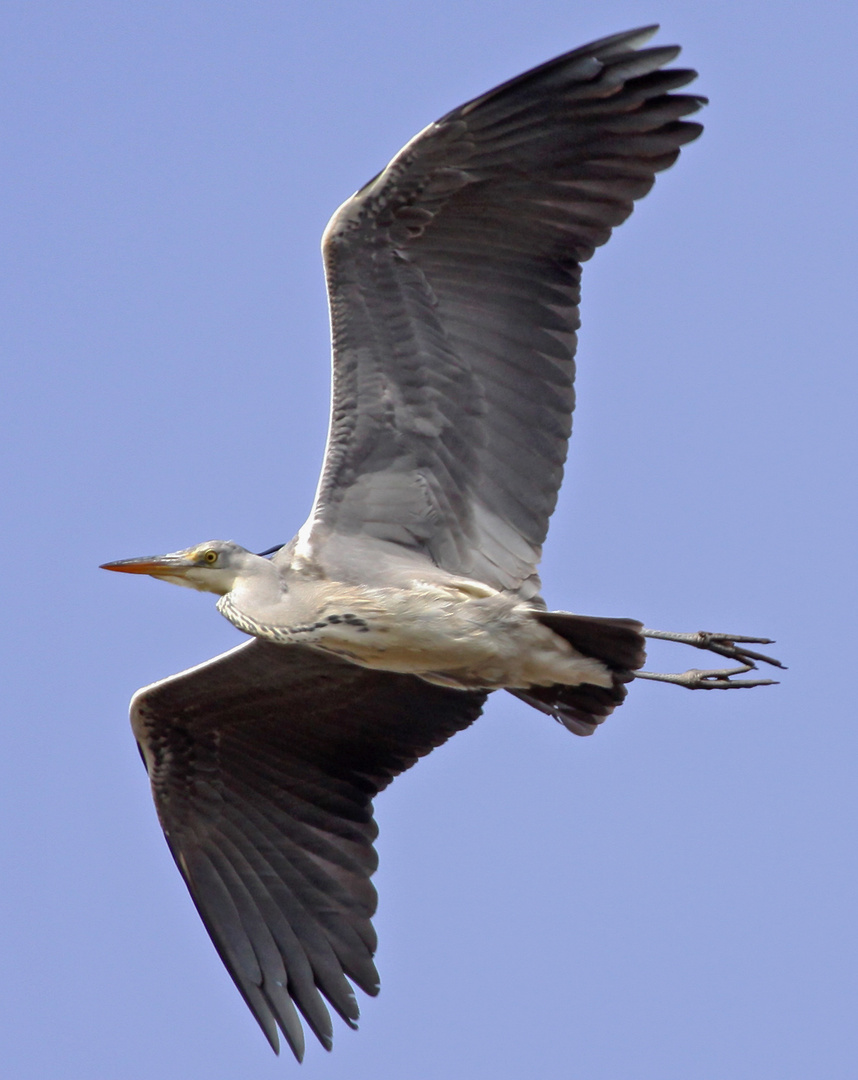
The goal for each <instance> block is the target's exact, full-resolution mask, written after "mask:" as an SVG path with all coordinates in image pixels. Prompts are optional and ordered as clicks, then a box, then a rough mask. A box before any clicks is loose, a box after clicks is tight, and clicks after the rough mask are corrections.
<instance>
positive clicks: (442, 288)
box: [310, 28, 704, 598]
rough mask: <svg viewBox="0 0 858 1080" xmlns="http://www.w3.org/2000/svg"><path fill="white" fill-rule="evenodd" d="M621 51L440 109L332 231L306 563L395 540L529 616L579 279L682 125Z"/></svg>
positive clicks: (568, 386)
mask: <svg viewBox="0 0 858 1080" xmlns="http://www.w3.org/2000/svg"><path fill="white" fill-rule="evenodd" d="M652 32H653V28H649V29H646V30H642V31H635V32H632V33H628V34H618V35H615V36H614V37H611V38H606V39H604V40H603V41H599V42H595V43H593V44H592V45H588V46H585V47H584V48H581V49H576V50H575V51H574V52H570V53H567V54H566V55H565V56H561V57H558V58H557V59H555V60H552V61H550V62H548V63H547V64H543V65H542V66H541V67H538V68H535V69H534V70H533V71H529V72H527V73H525V74H524V75H521V76H519V77H518V78H516V79H512V80H511V81H510V82H508V83H505V84H504V85H503V86H500V87H498V88H497V89H495V90H492V91H490V92H489V93H487V94H484V95H483V96H482V97H479V98H477V99H475V100H474V101H472V102H470V103H468V104H466V105H463V106H461V107H460V108H458V109H454V110H453V111H452V112H450V113H448V114H447V115H446V116H445V117H443V118H442V119H441V120H439V121H438V122H437V123H435V124H431V125H430V126H429V127H428V128H426V129H425V130H424V131H423V132H421V133H420V134H419V135H418V136H416V138H414V139H413V140H412V141H411V142H410V143H409V144H408V145H407V146H406V147H405V148H404V149H403V150H402V151H401V152H400V153H399V154H397V156H396V157H395V158H394V159H393V161H392V162H391V163H390V164H389V165H388V166H387V168H386V169H385V170H384V171H383V172H382V173H380V174H379V176H377V177H376V178H375V179H374V180H373V181H371V182H370V183H369V184H367V185H366V186H365V187H364V188H363V189H362V190H361V191H359V192H358V194H357V195H355V196H354V197H353V198H352V199H350V200H349V201H348V202H346V203H344V204H343V206H342V207H341V208H340V209H339V210H338V212H337V213H336V214H335V215H334V217H333V218H332V220H331V223H330V224H329V226H328V230H327V232H326V236H325V242H324V251H325V263H326V270H327V275H328V289H329V295H330V304H331V321H332V330H333V338H334V391H333V406H332V423H331V431H330V437H329V443H328V448H327V453H326V458H325V464H324V468H323V474H322V480H321V483H320V488H319V494H318V497H317V502H316V505H315V507H314V510H313V515H312V517H311V522H312V530H311V533H310V537H311V544H312V545H313V547H314V550H316V551H318V552H321V553H322V555H323V553H324V543H325V538H326V536H329V535H330V534H331V533H332V532H333V533H338V534H341V535H342V534H345V535H358V534H360V535H362V536H364V537H374V538H376V539H378V540H385V541H393V542H395V543H397V544H400V545H402V546H403V547H406V548H409V549H411V550H413V551H415V552H419V553H421V554H423V555H424V556H427V557H428V558H430V559H431V560H432V561H433V562H435V563H436V564H437V565H438V566H441V567H443V568H444V569H446V570H449V571H451V572H454V573H462V574H467V575H470V576H472V577H475V578H478V579H481V580H483V581H485V582H487V583H488V584H490V585H492V586H494V587H497V588H501V589H507V590H511V591H518V592H520V594H521V595H522V596H523V597H526V598H529V597H532V596H534V595H535V593H536V592H537V591H538V587H539V586H538V579H537V578H536V573H535V571H536V565H537V562H538V560H539V556H540V552H541V545H542V542H543V540H544V539H545V535H546V531H547V528H548V519H549V517H550V515H551V512H552V511H553V509H554V505H555V503H556V499H557V491H558V488H559V486H560V481H561V479H562V474H563V463H564V460H565V457H566V447H567V440H568V437H569V432H570V429H571V412H572V407H573V403H574V391H573V378H574V360H573V357H574V353H575V345H576V336H575V330H576V329H577V327H578V325H579V323H578V300H579V281H580V273H581V267H580V264H581V262H583V261H584V260H586V259H588V258H590V256H591V255H592V254H593V250H594V248H595V247H596V246H598V245H599V244H603V243H604V242H605V241H606V240H607V239H608V237H609V236H610V234H611V230H612V229H613V228H614V226H616V225H618V224H619V223H620V222H622V221H623V220H625V218H626V217H628V215H629V214H630V213H631V210H632V204H633V201H634V200H635V199H639V198H640V197H641V196H642V195H645V194H646V192H647V191H648V190H649V189H650V187H651V186H652V183H653V181H654V178H655V174H656V173H657V172H658V171H660V170H662V169H665V168H667V167H668V166H669V165H671V164H672V163H673V162H674V161H675V159H676V157H677V155H678V153H679V148H680V146H682V145H683V144H684V143H687V142H689V141H690V140H692V139H694V138H696V136H697V135H698V134H699V133H700V131H701V127H700V125H699V124H696V123H689V122H686V121H683V120H682V119H680V118H681V117H683V116H686V115H688V114H689V113H693V112H695V111H696V110H697V109H698V108H699V107H700V105H701V104H702V102H703V101H704V99H703V98H700V97H695V96H691V95H687V94H675V93H672V92H671V91H674V90H676V89H677V88H679V87H681V86H683V85H685V84H686V83H688V82H690V81H691V80H692V79H693V78H694V76H695V73H694V72H693V71H687V70H666V71H665V70H661V69H662V68H663V66H664V65H665V64H667V63H669V62H670V61H671V60H673V59H674V58H675V56H676V54H677V53H678V51H679V50H678V49H677V48H674V47H662V48H651V49H644V50H639V49H638V46H639V45H640V44H642V43H643V42H644V41H646V39H647V38H648V37H649V36H650V35H651V33H652Z"/></svg>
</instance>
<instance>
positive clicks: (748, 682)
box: [635, 629, 784, 690]
mask: <svg viewBox="0 0 858 1080" xmlns="http://www.w3.org/2000/svg"><path fill="white" fill-rule="evenodd" d="M641 633H642V634H643V636H644V637H647V638H654V639H657V640H659V641H676V642H678V643H679V644H681V645H692V646H694V648H695V649H704V650H706V652H712V653H717V654H718V655H719V656H726V657H727V658H728V659H730V660H737V661H738V662H739V666H738V667H734V668H712V669H709V670H700V669H698V668H690V669H689V670H688V671H683V672H681V673H676V674H674V673H672V672H658V671H636V672H635V678H636V679H652V680H653V682H666V683H674V684H675V685H676V686H684V687H686V688H687V689H689V690H735V689H742V688H744V687H748V686H772V685H774V684H775V683H776V682H777V680H776V679H734V678H733V676H734V675H744V674H745V672H748V671H756V669H757V665H756V663H755V661H757V660H759V661H760V662H762V663H764V664H771V665H772V667H777V668H782V669H784V665H783V664H782V663H781V662H780V660H775V659H774V658H773V657H771V656H765V655H764V654H763V653H758V652H752V651H751V650H750V649H745V648H743V647H742V646H743V645H770V644H772V639H771V638H757V637H745V636H744V635H742V634H712V633H710V632H709V631H708V630H699V631H697V632H696V633H692V634H682V633H675V632H673V631H670V630H648V629H646V630H642V631H641Z"/></svg>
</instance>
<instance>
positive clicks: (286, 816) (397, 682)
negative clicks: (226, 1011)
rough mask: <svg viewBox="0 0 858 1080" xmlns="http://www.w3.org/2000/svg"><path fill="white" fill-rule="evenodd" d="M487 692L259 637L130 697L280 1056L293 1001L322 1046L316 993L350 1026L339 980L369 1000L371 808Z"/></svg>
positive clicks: (174, 830)
mask: <svg viewBox="0 0 858 1080" xmlns="http://www.w3.org/2000/svg"><path fill="white" fill-rule="evenodd" d="M485 697H486V695H485V694H483V693H465V692H462V691H457V690H447V689H444V688H442V687H438V686H430V685H429V684H428V683H424V682H422V681H420V680H419V679H416V678H414V677H412V676H408V675H394V674H388V673H385V672H379V671H369V670H366V669H364V668H359V667H356V666H355V665H354V664H349V663H346V662H344V661H341V660H337V659H336V658H334V657H329V656H325V655H323V654H322V653H318V652H314V651H312V650H311V649H306V648H304V647H302V646H297V645H296V646H289V647H288V648H285V647H282V646H279V645H272V644H270V643H268V642H264V641H258V640H254V641H250V642H246V643H245V644H243V645H239V646H238V647H237V648H235V649H232V650H231V651H230V652H227V653H224V654H223V655H222V656H218V657H215V659H214V660H210V661H208V663H205V664H201V665H200V666H199V667H195V668H191V669H190V670H189V671H184V672H181V673H180V674H178V675H174V676H172V677H171V678H169V679H165V680H164V681H163V682H159V683H155V684H153V685H152V686H148V687H145V688H144V689H143V690H140V691H138V693H137V694H136V695H135V697H134V700H133V701H132V703H131V722H132V726H133V728H134V733H135V735H136V737H137V741H138V744H139V746H140V749H141V753H142V754H143V758H144V761H145V762H146V767H147V769H148V771H149V776H150V779H151V782H152V791H153V794H154V797H155V804H156V807H157V809H158V816H159V818H160V820H161V824H162V826H163V828H164V833H165V835H166V837H167V842H168V843H169V845H170V850H171V851H172V853H173V857H174V858H175V860H176V863H177V865H178V867H179V869H180V870H181V872H182V876H183V877H184V879H185V882H186V883H187V886H188V889H189V890H190V893H191V897H192V898H193V901H194V903H195V905H196V907H197V910H198V911H199V913H200V915H201V917H202V920H203V922H204V923H205V926H206V929H207V930H208V932H209V934H210V936H211V938H212V941H213V942H214V945H215V948H216V949H217V950H218V953H219V954H220V957H221V959H222V960H223V962H224V964H225V965H226V967H227V969H228V971H229V973H230V975H231V976H232V978H233V979H234V981H235V983H236V985H237V986H238V989H239V990H240V991H241V993H242V995H243V996H244V1000H245V1001H246V1002H247V1004H248V1005H249V1007H250V1009H251V1011H252V1012H253V1014H254V1016H255V1017H256V1019H257V1021H258V1022H259V1024H260V1026H261V1027H262V1030H263V1031H264V1032H265V1034H266V1036H267V1038H268V1040H269V1042H270V1043H271V1045H272V1046H273V1047H274V1049H275V1050H277V1049H278V1046H279V1041H278V1036H277V1025H279V1026H280V1028H281V1030H282V1031H283V1034H284V1035H285V1037H286V1040H287V1041H288V1043H289V1045H290V1046H291V1048H292V1050H293V1051H294V1053H295V1055H296V1057H297V1058H298V1059H299V1060H300V1059H301V1057H302V1055H303V1051H304V1035H303V1031H302V1028H301V1023H300V1020H299V1018H298V1015H297V1013H296V1011H295V1006H297V1007H298V1009H300V1011H301V1012H302V1013H303V1015H304V1017H305V1019H306V1020H307V1023H308V1024H309V1025H310V1027H311V1028H312V1030H313V1031H314V1032H315V1033H316V1035H317V1036H318V1037H319V1039H320V1040H321V1042H322V1043H323V1044H324V1045H325V1046H326V1047H328V1048H330V1045H331V1020H330V1016H329V1015H328V1011H327V1009H326V1008H325V1005H324V1002H323V1001H322V997H321V995H322V994H323V995H324V996H325V997H326V998H327V999H328V1001H329V1002H330V1003H331V1005H333V1007H334V1008H335V1009H336V1010H337V1012H338V1013H339V1014H340V1015H341V1016H342V1017H343V1019H344V1020H345V1021H346V1022H347V1023H349V1024H351V1025H352V1026H354V1024H355V1021H356V1020H357V1017H358V1007H357V1002H356V1001H355V997H354V993H353V992H352V988H351V986H350V984H349V982H348V981H347V979H346V976H348V977H349V978H350V979H352V980H353V981H354V982H355V983H356V984H357V985H358V986H359V987H360V988H361V989H362V990H365V991H366V993H368V994H375V993H377V992H378V975H377V973H376V970H375V965H374V964H373V961H372V957H373V953H374V951H375V945H376V939H375V933H374V931H373V928H372V924H371V922H370V919H371V917H372V915H373V914H374V912H375V907H376V894H375V889H374V888H373V886H372V885H371V883H370V880H369V879H370V875H371V874H372V873H373V871H374V870H375V868H376V861H377V860H376V855H375V851H374V849H373V846H372V843H373V840H374V839H375V836H376V833H377V829H376V825H375V822H374V820H373V817H372V798H373V796H374V795H375V794H376V792H377V791H380V790H381V789H382V788H383V787H385V786H386V785H387V784H388V783H389V782H390V781H391V779H392V778H393V777H394V776H396V775H397V774H398V773H400V772H402V771H403V770H404V769H407V768H408V767H409V766H411V765H413V764H414V762H415V761H416V760H417V758H418V757H420V756H422V755H424V754H427V753H428V752H429V751H430V750H431V749H432V748H433V747H435V746H439V745H440V744H441V743H442V742H444V741H445V740H446V739H447V738H449V737H450V735H452V734H453V733H454V732H456V731H459V730H461V729H462V728H465V727H467V726H468V724H470V723H471V722H472V721H473V720H475V719H476V718H477V716H478V715H479V713H480V711H481V708H482V705H483V702H484V701H485ZM293 1003H294V1004H293Z"/></svg>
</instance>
